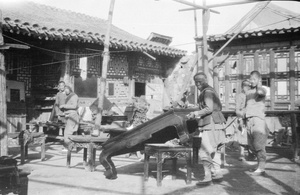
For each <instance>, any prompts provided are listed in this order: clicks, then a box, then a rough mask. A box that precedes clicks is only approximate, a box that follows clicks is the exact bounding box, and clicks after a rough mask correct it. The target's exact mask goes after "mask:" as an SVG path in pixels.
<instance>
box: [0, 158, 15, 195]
mask: <svg viewBox="0 0 300 195" xmlns="http://www.w3.org/2000/svg"><path fill="white" fill-rule="evenodd" d="M19 184H20V179H19V170H18V167H17V161H16V160H15V159H12V158H10V157H8V156H1V157H0V192H2V190H3V191H4V190H5V189H7V190H13V189H14V188H15V187H16V186H18V185H19ZM5 194H6V193H5Z"/></svg>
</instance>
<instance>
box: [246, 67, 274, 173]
mask: <svg viewBox="0 0 300 195" xmlns="http://www.w3.org/2000/svg"><path fill="white" fill-rule="evenodd" d="M250 83H251V89H250V90H249V91H248V92H247V93H246V121H247V134H248V145H249V147H250V150H252V151H253V152H254V154H255V155H256V156H257V164H258V166H257V169H256V170H254V171H253V172H252V173H251V174H252V175H264V174H265V164H266V159H267V157H266V148H265V147H266V145H267V138H268V134H269V132H268V128H266V123H265V98H266V90H265V89H264V88H263V87H262V84H261V75H260V73H259V72H258V71H252V72H251V73H250Z"/></svg>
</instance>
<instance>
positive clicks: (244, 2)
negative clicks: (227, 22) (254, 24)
mask: <svg viewBox="0 0 300 195" xmlns="http://www.w3.org/2000/svg"><path fill="white" fill-rule="evenodd" d="M256 2H258V0H240V1H236V2H229V3H218V4H212V5H207V6H205V8H206V9H210V10H211V8H215V7H225V6H231V5H241V4H246V3H256ZM197 9H203V8H200V7H195V6H194V8H185V9H180V10H179V11H180V12H181V11H191V10H197Z"/></svg>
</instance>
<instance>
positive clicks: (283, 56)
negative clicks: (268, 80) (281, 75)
mask: <svg viewBox="0 0 300 195" xmlns="http://www.w3.org/2000/svg"><path fill="white" fill-rule="evenodd" d="M275 71H276V72H288V71H289V53H284V52H282V53H276V55H275Z"/></svg>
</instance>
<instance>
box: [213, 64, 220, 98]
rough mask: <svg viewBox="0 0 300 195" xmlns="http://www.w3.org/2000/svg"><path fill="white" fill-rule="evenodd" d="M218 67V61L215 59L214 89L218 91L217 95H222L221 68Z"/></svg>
mask: <svg viewBox="0 0 300 195" xmlns="http://www.w3.org/2000/svg"><path fill="white" fill-rule="evenodd" d="M217 66H218V64H217V59H216V58H214V59H213V79H214V82H213V83H214V85H213V86H214V89H215V90H216V92H217V94H218V95H219V94H220V91H219V68H216V67H217Z"/></svg>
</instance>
